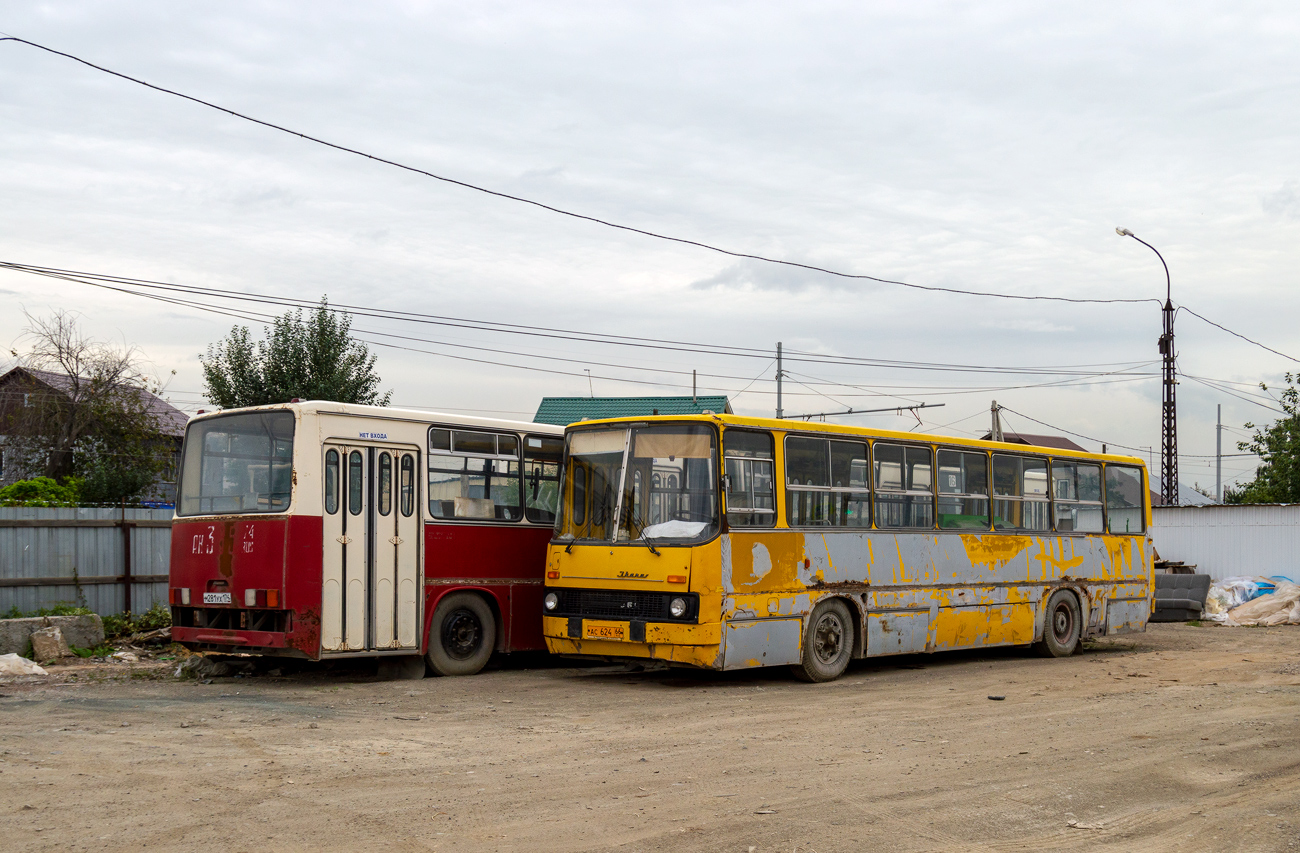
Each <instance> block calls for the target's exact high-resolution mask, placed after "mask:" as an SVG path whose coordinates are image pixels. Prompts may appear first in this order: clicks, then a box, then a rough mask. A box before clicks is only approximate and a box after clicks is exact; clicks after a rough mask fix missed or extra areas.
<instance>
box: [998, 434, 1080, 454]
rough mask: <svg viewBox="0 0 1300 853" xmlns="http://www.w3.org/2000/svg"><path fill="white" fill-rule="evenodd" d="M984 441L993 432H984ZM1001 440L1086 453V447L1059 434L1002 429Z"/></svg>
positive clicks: (1009, 442)
mask: <svg viewBox="0 0 1300 853" xmlns="http://www.w3.org/2000/svg"><path fill="white" fill-rule="evenodd" d="M983 440H984V441H992V440H993V433H985V434H984V437H983ZM1002 440H1003V441H1005V442H1006V443H1008V444H1033V445H1036V446H1038V447H1058V448H1060V449H1061V450H1078V451H1081V452H1083V453H1087V452H1088V449H1087V448H1086V447H1082V446H1080V445H1078V444H1075V443H1074V442H1073V441H1070V439H1068V438H1066V437H1065V436H1061V435H1030V434H1029V433H1027V432H1007V431H1005V430H1003V432H1002Z"/></svg>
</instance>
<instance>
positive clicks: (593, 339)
mask: <svg viewBox="0 0 1300 853" xmlns="http://www.w3.org/2000/svg"><path fill="white" fill-rule="evenodd" d="M0 269H10V270H14V271H15V272H25V273H30V274H33V275H41V276H46V277H49V278H56V279H61V280H64V281H75V282H78V283H81V284H86V285H90V286H92V287H101V288H105V289H108V290H116V291H118V292H122V293H132V294H133V295H137V296H144V295H145V294H142V293H138V292H135V291H133V290H131V289H130V288H143V289H148V290H162V291H169V292H174V293H183V294H186V295H198V296H203V297H206V298H217V299H226V300H232V301H239V302H255V303H261V304H269V305H278V306H281V307H289V308H315V307H317V306H318V305H319V304H320V303H318V302H312V301H311V300H307V299H301V298H297V297H288V296H276V295H271V294H261V293H250V292H247V291H234V290H224V289H219V288H211V287H199V286H196V285H183V284H175V283H173V282H163V281H154V280H151V279H137V278H129V277H126V276H115V275H106V274H103V273H91V272H83V271H79V270H69V269H61V268H58V267H43V266H37V265H35V264H23V263H18V262H15V261H0ZM162 301H167V299H163V300H162ZM208 307H209V308H211V310H213V311H216V312H217V313H221V312H222V310H224V309H219V308H216V307H215V306H208ZM328 307H329V310H331V311H335V312H338V313H347V314H353V315H356V316H359V317H372V318H377V319H384V320H399V321H404V322H413V323H420V324H425V325H435V326H446V327H451V328H459V329H469V330H473V331H486V332H497V333H501V334H511V335H523V336H530V337H540V338H552V339H559V340H569V341H577V342H580V343H584V344H593V343H594V344H610V345H617V346H629V347H636V348H645V349H659V350H671V351H677V352H690V353H700V354H705V355H718V356H724V357H743V358H751V359H770V358H771V357H772V351H771V350H766V349H759V348H756V347H737V346H730V345H726V344H705V343H695V342H690V341H674V340H658V339H655V338H645V337H634V336H629V335H610V334H607V333H603V332H592V331H583V330H575V329H560V328H551V327H546V326H540V325H536V324H529V325H523V324H514V323H500V322H497V321H489V320H474V319H466V318H462V317H451V316H447V315H439V314H424V313H420V312H414V311H398V310H393V309H386V308H383V309H381V308H376V307H373V306H368V305H349V304H346V303H335V304H331V305H329V306H328ZM232 316H233V315H232ZM263 316H269V315H263ZM255 322H267V321H266V320H265V319H255ZM449 345H453V344H449ZM788 360H789V361H798V362H801V363H809V364H834V365H840V366H849V367H876V368H885V369H899V370H931V371H941V372H957V373H989V374H1021V375H1035V376H1081V377H1092V376H1098V375H1111V374H1113V373H1115V372H1116V371H1108V372H1104V373H1103V372H1099V371H1096V370H1088V369H1084V368H1088V367H1092V365H1078V366H1072V365H1063V366H1056V367H1021V366H998V365H978V364H950V363H943V362H919V361H917V362H909V361H899V360H895V359H879V358H871V357H867V356H829V357H827V356H821V355H819V354H815V353H812V354H809V355H808V356H807V357H803V358H799V357H794V358H790V359H788ZM1148 363H1149V362H1148ZM1127 364H1129V365H1130V366H1139V365H1142V364H1143V363H1141V362H1128V363H1127ZM890 396H893V395H890Z"/></svg>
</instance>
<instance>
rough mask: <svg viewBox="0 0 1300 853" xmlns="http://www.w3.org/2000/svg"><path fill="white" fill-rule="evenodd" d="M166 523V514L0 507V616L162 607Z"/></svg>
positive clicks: (167, 545)
mask: <svg viewBox="0 0 1300 853" xmlns="http://www.w3.org/2000/svg"><path fill="white" fill-rule="evenodd" d="M171 520H172V510H170V509H132V508H127V509H109V508H103V509H100V508H89V507H67V508H64V507H49V508H45V507H0V613H4V612H7V611H8V610H9V609H10V608H12V607H17V608H18V609H19V610H21V611H24V612H28V611H32V610H36V609H37V608H40V607H49V606H50V605H52V604H57V603H68V604H80V605H84V606H86V607H89V608H90V609H91V610H93V611H95V612H96V613H98V614H100V615H101V616H105V615H108V614H112V613H121V612H122V611H123V610H131V611H133V612H135V613H141V612H143V611H145V610H148V609H149V607H150V606H152V605H153V604H154V602H157V601H161V602H164V603H165V602H166V601H167V567H168V561H169V557H170V553H169V552H170V548H171V523H172V521H171Z"/></svg>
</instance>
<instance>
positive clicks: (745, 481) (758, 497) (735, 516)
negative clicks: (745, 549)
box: [656, 429, 776, 527]
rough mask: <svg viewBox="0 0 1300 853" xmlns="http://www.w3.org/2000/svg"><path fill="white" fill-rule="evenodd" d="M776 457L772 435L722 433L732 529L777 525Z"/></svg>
mask: <svg viewBox="0 0 1300 853" xmlns="http://www.w3.org/2000/svg"><path fill="white" fill-rule="evenodd" d="M773 453H774V450H773V442H772V434H771V433H767V432H757V431H753V430H743V429H728V430H727V431H726V432H725V433H723V435H722V455H723V459H724V463H725V475H726V476H725V480H724V483H725V485H726V499H727V523H728V524H729V525H731V526H732V527H771V526H772V525H774V524H775V523H776V493H775V490H774V489H773V486H774V483H773V465H774V464H775V463H774V460H773ZM656 476H658V475H656Z"/></svg>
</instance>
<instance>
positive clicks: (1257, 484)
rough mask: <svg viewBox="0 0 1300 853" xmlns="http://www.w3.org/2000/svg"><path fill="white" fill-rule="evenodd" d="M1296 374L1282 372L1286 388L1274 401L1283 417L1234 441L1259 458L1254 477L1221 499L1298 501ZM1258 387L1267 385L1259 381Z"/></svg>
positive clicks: (1298, 379) (1299, 413) (1298, 402)
mask: <svg viewBox="0 0 1300 853" xmlns="http://www.w3.org/2000/svg"><path fill="white" fill-rule="evenodd" d="M1297 382H1300V374H1296V375H1294V376H1293V375H1292V374H1290V373H1288V374H1287V375H1286V384H1287V388H1286V390H1285V391H1283V392H1282V395H1281V397H1279V399H1278V402H1280V403H1281V404H1282V412H1283V417H1281V418H1279V419H1278V420H1276V421H1274V422H1273V424H1272V426H1269V427H1257V426H1255V424H1246V427H1247V429H1253V430H1255V436H1254V438H1252V439H1251V440H1250V441H1242V442H1239V443H1238V444H1237V448H1238V449H1239V450H1249V451H1250V452H1251V453H1254V454H1255V455H1256V456H1258V457H1259V458H1260V460H1261V461H1260V465H1259V467H1258V468H1257V469H1255V479H1254V480H1252V481H1250V482H1249V483H1246V484H1244V485H1242V486H1240V487H1239V488H1236V489H1228V490H1226V493H1225V494H1224V500H1225V501H1226V502H1227V503H1231V504H1248V503H1250V504H1253V503H1300V389H1297V388H1296V383H1297ZM1259 387H1261V388H1263V389H1264V390H1266V391H1267V390H1268V386H1266V385H1265V384H1263V383H1262V382H1261V383H1260V386H1259Z"/></svg>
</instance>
